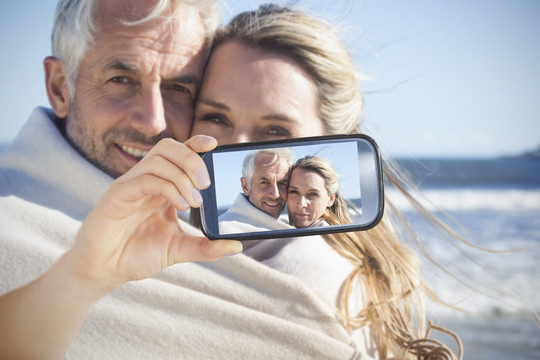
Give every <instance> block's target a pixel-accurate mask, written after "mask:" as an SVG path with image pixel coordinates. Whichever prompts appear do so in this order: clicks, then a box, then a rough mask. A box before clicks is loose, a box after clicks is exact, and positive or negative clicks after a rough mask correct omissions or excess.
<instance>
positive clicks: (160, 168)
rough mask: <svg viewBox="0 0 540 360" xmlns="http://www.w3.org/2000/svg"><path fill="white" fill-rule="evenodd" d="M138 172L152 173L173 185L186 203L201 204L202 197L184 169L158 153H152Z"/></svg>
mask: <svg viewBox="0 0 540 360" xmlns="http://www.w3.org/2000/svg"><path fill="white" fill-rule="evenodd" d="M138 172H139V173H140V175H139V176H143V175H145V174H147V175H154V176H155V177H158V178H161V179H163V180H165V181H167V182H169V183H171V184H172V185H174V186H175V187H176V189H177V190H178V193H179V194H180V195H181V196H182V198H183V199H184V200H185V202H186V205H188V204H189V205H190V206H192V207H195V208H197V207H199V206H201V204H202V197H201V195H200V193H199V191H198V190H197V188H196V187H195V186H194V184H193V182H192V180H191V178H190V177H189V176H188V175H187V174H186V173H185V172H184V170H182V169H180V168H179V167H177V166H176V165H175V164H174V163H171V162H170V161H169V160H168V159H166V158H164V157H162V156H160V155H159V154H154V155H152V156H151V159H150V158H149V160H148V161H147V163H146V164H145V165H141V167H140V168H139V169H138ZM130 180H132V179H130ZM120 181H125V179H120ZM128 181H129V180H128Z"/></svg>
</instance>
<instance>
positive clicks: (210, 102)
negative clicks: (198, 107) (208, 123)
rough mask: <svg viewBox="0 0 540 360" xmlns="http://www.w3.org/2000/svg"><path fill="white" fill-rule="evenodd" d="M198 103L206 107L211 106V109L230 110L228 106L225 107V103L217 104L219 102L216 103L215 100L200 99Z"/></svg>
mask: <svg viewBox="0 0 540 360" xmlns="http://www.w3.org/2000/svg"><path fill="white" fill-rule="evenodd" d="M198 101H199V102H200V103H202V104H204V105H207V106H210V107H213V108H216V109H220V110H230V108H229V107H228V106H227V105H225V104H223V103H220V102H217V101H214V100H210V99H203V98H199V100H198Z"/></svg>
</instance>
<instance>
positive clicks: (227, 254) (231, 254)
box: [223, 251, 240, 256]
mask: <svg viewBox="0 0 540 360" xmlns="http://www.w3.org/2000/svg"><path fill="white" fill-rule="evenodd" d="M238 254H240V253H239V252H235V251H231V252H228V253H226V254H225V255H223V256H234V255H238Z"/></svg>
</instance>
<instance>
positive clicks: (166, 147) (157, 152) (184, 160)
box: [128, 136, 216, 189]
mask: <svg viewBox="0 0 540 360" xmlns="http://www.w3.org/2000/svg"><path fill="white" fill-rule="evenodd" d="M190 140H191V139H190ZM188 141H189V140H188ZM205 141H206V142H205ZM215 144H216V142H215V139H214V138H212V137H208V136H197V139H193V140H192V142H190V143H187V144H182V143H179V142H177V141H175V140H173V139H163V140H161V141H160V142H159V143H158V144H157V145H156V146H154V148H153V149H152V150H151V151H150V152H149V153H148V154H147V155H146V156H145V157H144V159H143V160H141V162H140V163H139V164H137V165H136V166H134V167H133V168H132V169H131V170H130V172H131V174H130V176H132V177H133V176H138V175H140V174H142V173H144V172H150V173H154V174H157V173H156V172H158V171H161V167H160V166H161V165H165V163H163V162H159V160H156V159H159V158H163V159H166V160H167V161H168V162H169V163H170V165H171V166H174V167H177V168H178V169H181V170H182V171H183V172H184V173H185V174H186V175H187V176H188V178H189V179H190V181H191V182H192V184H193V186H195V187H196V188H198V189H205V188H207V187H208V186H210V177H209V176H208V170H207V169H206V165H205V163H204V161H203V160H202V159H201V157H200V156H199V154H198V153H197V152H196V151H195V150H193V149H191V148H190V146H193V147H194V148H195V149H212V148H214V147H215ZM156 161H158V163H155V162H156ZM128 173H129V172H128ZM169 179H170V177H169Z"/></svg>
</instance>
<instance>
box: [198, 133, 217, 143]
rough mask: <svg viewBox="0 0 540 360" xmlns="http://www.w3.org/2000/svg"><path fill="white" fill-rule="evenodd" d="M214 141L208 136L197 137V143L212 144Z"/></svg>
mask: <svg viewBox="0 0 540 360" xmlns="http://www.w3.org/2000/svg"><path fill="white" fill-rule="evenodd" d="M215 140H216V139H215V138H213V137H212V136H208V135H199V141H200V142H202V143H205V144H207V143H209V142H213V141H215Z"/></svg>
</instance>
